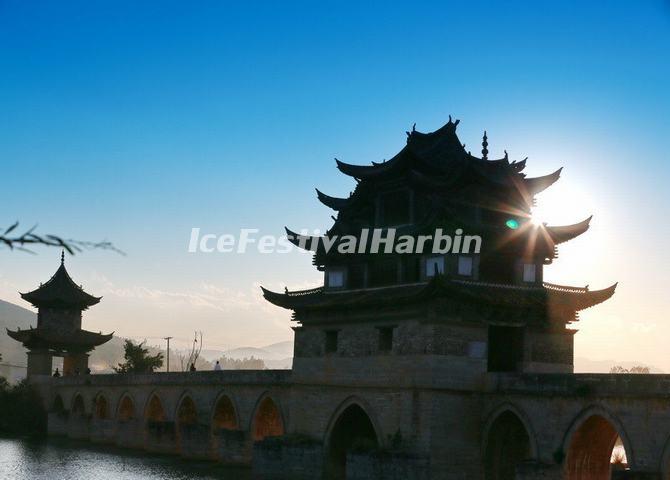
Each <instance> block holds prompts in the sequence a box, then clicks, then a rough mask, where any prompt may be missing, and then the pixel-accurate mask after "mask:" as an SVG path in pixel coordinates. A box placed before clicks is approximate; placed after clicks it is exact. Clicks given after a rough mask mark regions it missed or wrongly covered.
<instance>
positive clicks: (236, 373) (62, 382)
mask: <svg viewBox="0 0 670 480" xmlns="http://www.w3.org/2000/svg"><path fill="white" fill-rule="evenodd" d="M290 379H291V371H290V370H224V371H207V372H169V373H167V372H156V373H143V374H137V373H129V374H118V373H112V374H104V375H77V376H67V377H60V378H54V379H49V382H50V383H51V385H53V386H54V387H58V386H72V387H74V386H98V387H113V386H141V385H151V386H154V387H161V386H171V385H184V386H192V385H267V386H273V385H286V384H288V383H290ZM45 380H46V379H45Z"/></svg>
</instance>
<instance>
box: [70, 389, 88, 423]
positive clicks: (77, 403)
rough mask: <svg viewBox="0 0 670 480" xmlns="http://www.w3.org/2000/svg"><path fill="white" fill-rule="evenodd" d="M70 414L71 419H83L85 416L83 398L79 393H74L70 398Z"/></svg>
mask: <svg viewBox="0 0 670 480" xmlns="http://www.w3.org/2000/svg"><path fill="white" fill-rule="evenodd" d="M70 412H71V413H72V416H73V417H83V416H85V415H86V403H85V402H84V396H83V395H82V394H81V392H77V393H75V394H74V397H72V406H71V407H70Z"/></svg>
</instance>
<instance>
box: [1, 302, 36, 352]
mask: <svg viewBox="0 0 670 480" xmlns="http://www.w3.org/2000/svg"><path fill="white" fill-rule="evenodd" d="M31 325H32V326H33V327H34V326H35V325H37V313H36V312H34V311H32V310H28V309H27V308H23V307H19V306H18V305H14V304H13V303H9V302H5V301H4V300H0V354H2V363H12V364H16V365H25V364H26V350H25V348H23V346H22V345H21V344H20V343H18V342H17V341H16V340H13V339H11V338H9V336H8V335H7V334H6V333H5V332H6V330H5V329H6V328H9V329H10V330H15V329H16V328H30V326H31Z"/></svg>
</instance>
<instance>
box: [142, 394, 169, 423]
mask: <svg viewBox="0 0 670 480" xmlns="http://www.w3.org/2000/svg"><path fill="white" fill-rule="evenodd" d="M144 421H145V422H165V421H167V414H166V412H165V407H164V406H163V402H162V400H161V398H160V396H159V395H158V392H155V391H154V392H151V394H150V395H149V397H148V398H147V403H146V405H145V406H144Z"/></svg>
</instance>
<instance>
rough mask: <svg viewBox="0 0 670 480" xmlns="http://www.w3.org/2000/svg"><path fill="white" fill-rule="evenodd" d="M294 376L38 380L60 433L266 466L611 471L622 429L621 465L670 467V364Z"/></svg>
mask: <svg viewBox="0 0 670 480" xmlns="http://www.w3.org/2000/svg"><path fill="white" fill-rule="evenodd" d="M291 376H292V374H291V372H290V371H272V370H266V371H227V372H197V373H169V374H165V373H163V374H152V375H136V376H124V375H98V376H80V377H67V378H61V379H54V380H47V379H46V378H44V379H43V380H40V381H38V382H37V383H38V384H41V385H42V387H43V388H44V387H47V385H48V384H52V387H53V388H48V387H47V388H48V391H49V394H48V396H49V402H50V405H51V408H50V413H49V429H50V433H51V434H64V435H68V436H70V437H73V438H82V439H90V440H91V441H93V442H103V443H115V444H118V445H121V446H126V447H134V448H140V449H145V450H148V451H158V452H164V453H174V454H179V455H182V456H185V457H197V458H212V459H217V460H219V461H222V462H226V463H240V464H249V463H251V464H252V465H253V467H254V470H255V471H256V472H257V473H258V474H260V475H263V476H264V477H265V478H268V477H272V476H276V475H277V474H279V473H280V472H281V475H284V476H286V477H287V478H299V477H301V476H302V477H303V478H319V477H320V476H321V474H322V472H323V471H326V472H328V471H330V472H332V473H334V474H335V475H336V476H337V472H338V466H341V467H343V465H344V459H342V460H340V459H339V457H340V456H343V455H348V456H347V462H346V465H347V477H348V478H403V479H404V478H448V477H449V474H450V473H454V472H457V475H456V476H455V477H454V478H456V477H457V478H482V477H484V476H486V478H492V479H504V478H514V477H515V475H516V478H524V479H531V478H533V479H535V478H552V479H554V478H555V479H559V478H566V479H571V480H572V479H593V480H598V479H607V478H610V474H611V473H610V472H611V470H616V465H614V466H613V465H611V464H610V457H611V452H612V448H613V446H614V445H615V442H617V440H618V439H620V441H621V442H622V444H623V446H624V448H625V452H626V457H627V462H628V470H621V471H618V472H616V475H618V477H617V478H658V479H660V478H669V477H668V466H670V447H669V446H668V439H669V438H670V415H668V414H667V411H668V407H669V406H670V405H669V402H670V400H669V396H668V393H667V392H669V391H670V376H665V375H597V374H583V375H579V374H577V375H572V374H535V375H532V374H492V373H489V374H484V375H482V377H481V378H480V381H479V382H478V385H477V386H475V385H470V386H466V385H463V384H460V385H457V384H456V383H454V382H453V381H450V380H449V379H443V380H442V381H440V382H438V383H437V384H436V385H434V386H433V388H421V387H419V388H413V387H411V386H409V385H403V383H405V382H403V381H402V379H399V381H398V382H397V383H398V385H397V386H395V387H392V386H388V385H387V386H382V385H376V386H375V385H370V386H367V387H366V386H358V387H345V386H337V385H307V384H296V383H294V382H293V381H292V378H291ZM45 391H46V390H45ZM286 434H288V435H286ZM279 435H284V437H282V438H283V439H284V440H283V441H279V440H278V438H279V437H277V436H279ZM269 437H277V439H271V438H269ZM375 446H378V447H381V448H375ZM352 447H353V448H352ZM400 450H402V454H400V453H397V452H398V451H400ZM347 451H348V452H349V453H348V454H347V453H345V452H347ZM622 467H623V466H622ZM515 471H516V473H515ZM342 473H343V472H342Z"/></svg>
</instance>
